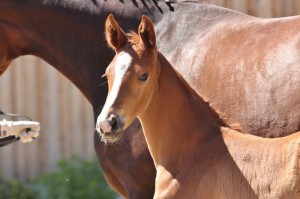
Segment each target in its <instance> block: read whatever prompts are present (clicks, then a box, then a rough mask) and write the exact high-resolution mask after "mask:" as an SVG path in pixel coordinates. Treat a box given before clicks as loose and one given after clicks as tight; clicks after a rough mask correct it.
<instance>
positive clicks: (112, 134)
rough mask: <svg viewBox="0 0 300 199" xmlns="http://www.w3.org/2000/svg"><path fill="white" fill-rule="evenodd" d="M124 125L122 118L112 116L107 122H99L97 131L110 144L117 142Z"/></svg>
mask: <svg viewBox="0 0 300 199" xmlns="http://www.w3.org/2000/svg"><path fill="white" fill-rule="evenodd" d="M123 127H124V123H123V122H122V121H121V119H120V117H118V116H116V115H114V114H110V115H109V117H108V118H107V119H105V120H100V121H98V122H97V131H98V132H99V133H100V134H101V136H102V137H103V138H104V140H106V141H108V142H115V141H117V140H118V138H119V137H120V134H121V133H122V132H123Z"/></svg>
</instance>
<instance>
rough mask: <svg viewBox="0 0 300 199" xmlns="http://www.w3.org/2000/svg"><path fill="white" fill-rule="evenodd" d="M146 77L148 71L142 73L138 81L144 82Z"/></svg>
mask: <svg viewBox="0 0 300 199" xmlns="http://www.w3.org/2000/svg"><path fill="white" fill-rule="evenodd" d="M147 79H148V73H144V74H142V75H141V76H140V79H139V80H140V81H141V82H145V81H146V80H147Z"/></svg>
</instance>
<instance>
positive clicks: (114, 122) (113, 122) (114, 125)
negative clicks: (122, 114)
mask: <svg viewBox="0 0 300 199" xmlns="http://www.w3.org/2000/svg"><path fill="white" fill-rule="evenodd" d="M110 126H111V130H112V131H115V130H117V129H118V119H117V117H116V116H115V115H113V116H111V118H110Z"/></svg>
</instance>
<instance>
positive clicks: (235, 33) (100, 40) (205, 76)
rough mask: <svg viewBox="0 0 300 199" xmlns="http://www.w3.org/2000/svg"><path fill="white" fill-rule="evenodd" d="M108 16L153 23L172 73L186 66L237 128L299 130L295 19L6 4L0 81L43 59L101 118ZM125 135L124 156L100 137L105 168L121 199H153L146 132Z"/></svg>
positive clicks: (129, 25) (158, 6)
mask: <svg viewBox="0 0 300 199" xmlns="http://www.w3.org/2000/svg"><path fill="white" fill-rule="evenodd" d="M170 9H171V10H174V11H170ZM108 13H113V14H114V15H115V16H116V18H117V19H118V20H119V21H120V23H122V24H124V29H125V30H126V31H127V30H130V29H136V28H137V26H138V24H139V21H140V17H141V15H142V14H147V15H148V16H150V17H151V18H152V19H153V21H154V24H155V28H156V31H157V32H156V34H157V38H158V41H159V43H160V44H161V45H160V46H158V48H159V49H160V50H161V51H162V52H163V53H164V54H165V55H166V57H167V58H168V59H169V60H170V61H171V63H172V64H173V65H174V66H184V67H183V68H177V69H178V70H179V71H180V72H181V73H182V74H183V76H184V77H185V78H186V79H187V80H188V82H189V83H191V85H192V86H193V87H194V88H195V89H196V90H197V92H198V93H199V94H200V95H201V96H203V97H205V98H206V100H208V101H209V102H210V103H211V104H212V105H213V106H214V107H215V109H216V110H217V111H218V112H219V113H220V115H221V116H223V117H224V118H225V119H226V118H227V120H228V121H229V122H230V123H231V124H233V123H234V124H240V126H241V127H240V128H242V129H244V130H246V131H247V132H250V133H253V134H258V135H259V134H260V133H262V134H261V136H269V137H278V136H283V135H287V134H291V133H293V132H294V131H296V130H297V129H299V122H300V119H299V111H298V110H299V79H300V78H299V67H298V66H299V65H298V63H299V62H298V59H299V56H296V55H297V53H298V51H297V48H295V46H296V43H297V42H298V36H299V34H298V29H299V28H298V26H299V24H300V23H298V21H299V20H300V19H299V18H298V17H292V18H284V19H259V18H255V17H250V16H247V15H244V14H241V13H238V12H235V11H231V10H228V9H224V8H220V7H216V6H211V5H202V4H198V3H176V4H172V7H170V6H169V5H166V4H165V3H164V2H163V1H155V0H154V1H145V0H141V1H135V0H132V1H128V2H123V1H103V2H102V1H94V0H93V1H85V2H82V1H80V2H79V1H72V0H62V1H56V0H48V1H42V0H36V1H18V0H0V43H1V45H0V71H2V72H3V71H4V70H5V69H6V68H7V67H8V65H9V63H10V61H11V60H13V59H15V58H17V57H18V56H21V55H25V54H32V55H36V56H38V57H40V58H42V59H44V60H46V61H47V62H48V63H50V64H51V65H52V66H54V67H55V68H56V69H58V70H59V71H60V72H61V73H63V74H64V75H65V76H66V77H68V78H69V79H70V80H71V81H72V82H73V83H74V84H75V85H76V86H77V87H78V88H79V89H80V90H81V92H82V93H83V94H84V96H85V97H86V98H87V99H88V100H89V102H90V103H91V104H92V106H93V109H94V112H95V113H97V112H98V110H99V108H100V107H102V105H103V104H104V102H105V96H106V92H107V88H106V86H100V87H99V86H98V85H101V84H103V83H104V82H105V81H106V80H105V79H100V78H99V77H100V76H101V75H102V74H103V73H104V71H105V68H106V66H107V65H108V63H109V61H110V59H111V58H112V57H113V52H112V51H109V50H108V49H107V44H106V42H105V38H104V31H103V30H104V19H105V17H106V16H107V15H108ZM285 35H288V36H289V37H286V36H285ZM178 46H180V48H178ZM187 49H188V50H187ZM287 49H288V50H287ZM291 54H292V55H295V56H289V55H291ZM183 63H184V64H183ZM241 80H243V81H241ZM99 90H100V91H101V92H99ZM220 91H221V92H220ZM225 93H226V94H225ZM237 96H239V97H237ZM127 131H128V133H126V135H127V136H124V141H123V142H126V143H128V145H127V146H125V147H120V146H118V145H117V144H115V145H105V144H104V143H103V142H101V141H100V139H99V136H98V134H97V133H95V134H94V135H95V136H94V140H95V150H96V152H97V156H98V158H99V162H100V164H101V166H102V169H103V171H104V174H105V176H106V179H107V181H108V183H109V184H110V185H111V186H112V187H113V188H114V189H115V190H116V191H117V192H118V193H119V194H121V195H123V196H125V197H127V198H152V196H153V193H154V178H155V168H154V165H153V161H152V159H151V157H150V154H149V152H148V151H147V147H146V143H145V140H144V137H143V134H142V130H141V127H140V124H139V123H138V122H137V121H136V122H135V123H134V124H133V125H131V127H130V128H129V129H127ZM265 132H273V133H272V134H267V133H265Z"/></svg>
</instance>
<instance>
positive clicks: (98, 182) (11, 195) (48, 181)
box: [0, 157, 115, 199]
mask: <svg viewBox="0 0 300 199" xmlns="http://www.w3.org/2000/svg"><path fill="white" fill-rule="evenodd" d="M1 180H2V181H1ZM2 184H3V185H4V186H2ZM0 191H1V192H0V199H54V198H55V199H82V198H88V199H94V198H95V199H96V198H97V199H101V198H103V199H110V198H115V194H114V192H113V191H112V190H111V189H110V188H109V186H108V185H107V184H106V182H105V179H104V177H103V175H102V173H101V172H100V169H99V165H98V163H97V161H96V159H95V158H94V159H93V160H89V161H82V160H80V159H79V158H77V157H73V158H71V159H69V160H62V161H60V162H59V170H57V171H55V172H52V173H46V174H40V175H39V176H38V177H37V178H35V179H34V180H32V181H31V182H26V183H22V182H20V181H17V180H10V181H4V180H3V179H2V178H1V179H0ZM1 194H2V195H1ZM4 194H5V195H4Z"/></svg>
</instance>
